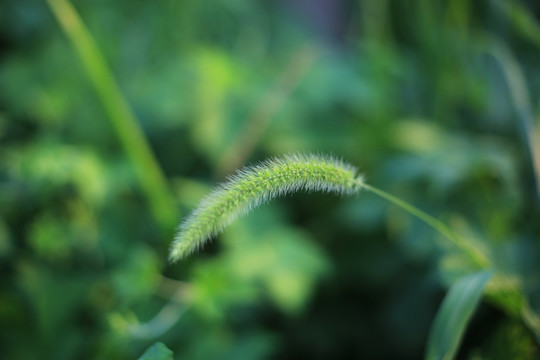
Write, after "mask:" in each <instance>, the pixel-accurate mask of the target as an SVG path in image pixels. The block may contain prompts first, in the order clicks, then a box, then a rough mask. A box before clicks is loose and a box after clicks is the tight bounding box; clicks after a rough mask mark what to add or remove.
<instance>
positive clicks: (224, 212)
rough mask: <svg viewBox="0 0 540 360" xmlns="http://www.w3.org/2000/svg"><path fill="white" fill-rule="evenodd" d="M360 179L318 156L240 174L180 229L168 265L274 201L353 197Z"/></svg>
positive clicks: (290, 158) (271, 163)
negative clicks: (319, 195)
mask: <svg viewBox="0 0 540 360" xmlns="http://www.w3.org/2000/svg"><path fill="white" fill-rule="evenodd" d="M362 185H363V177H362V176H361V175H358V174H357V169H356V168H354V167H353V166H352V165H349V164H346V163H344V162H343V161H341V160H337V159H334V158H332V157H327V156H317V155H302V154H296V155H286V156H283V157H277V158H273V159H270V160H267V161H265V162H263V163H261V164H259V165H256V166H253V167H245V168H243V169H241V170H239V171H238V172H237V173H236V175H234V176H232V177H231V178H230V179H229V180H228V181H227V182H226V183H225V184H222V185H219V186H218V187H217V188H216V189H214V190H213V191H212V192H211V193H210V195H208V196H207V197H206V198H205V199H204V200H203V201H202V202H201V204H200V205H199V207H198V208H197V209H195V211H194V212H193V213H192V214H191V215H190V216H189V217H188V218H187V219H186V220H185V221H184V222H183V223H181V224H180V226H179V231H178V233H177V235H176V237H175V239H174V242H173V243H172V246H171V250H170V256H169V258H170V260H171V261H172V262H175V261H177V260H179V259H182V258H184V257H186V256H187V255H189V254H191V253H192V252H193V251H195V250H196V249H199V248H200V247H201V246H202V245H203V244H204V243H205V242H206V241H207V240H208V239H209V238H211V237H212V236H214V235H216V234H217V233H219V232H220V231H221V230H222V229H223V228H224V227H225V226H227V225H229V224H230V223H231V222H232V221H233V220H234V219H235V218H236V217H237V216H239V215H242V214H245V213H247V212H249V211H250V210H251V209H253V208H254V207H256V206H258V205H259V204H262V203H265V202H267V201H269V200H271V199H273V198H275V197H277V196H282V195H286V194H289V193H294V192H296V191H299V190H306V191H323V192H335V193H339V194H348V195H349V194H354V193H357V192H358V191H359V190H360V188H361V187H362Z"/></svg>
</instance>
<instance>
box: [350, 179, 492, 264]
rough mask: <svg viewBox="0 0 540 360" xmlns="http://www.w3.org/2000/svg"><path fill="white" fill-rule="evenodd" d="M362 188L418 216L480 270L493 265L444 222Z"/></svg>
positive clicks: (382, 192)
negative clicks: (461, 251)
mask: <svg viewBox="0 0 540 360" xmlns="http://www.w3.org/2000/svg"><path fill="white" fill-rule="evenodd" d="M361 186H362V187H363V188H364V189H366V190H368V191H370V192H372V193H374V194H375V195H377V196H380V197H382V198H383V199H385V200H388V201H390V202H391V203H392V204H394V205H397V206H399V207H400V208H402V209H403V210H405V211H407V212H408V213H409V214H411V215H414V216H416V217H417V218H418V219H420V220H422V221H423V222H424V223H426V224H428V225H429V226H431V227H432V228H433V229H435V230H436V231H437V232H439V233H440V234H441V235H443V236H444V237H446V238H447V239H448V240H450V241H451V242H452V243H454V245H456V246H457V247H459V248H460V249H461V250H463V251H464V252H465V253H466V254H467V255H468V256H469V258H471V260H473V261H474V263H475V264H476V265H478V266H479V267H480V268H482V269H486V268H489V267H490V265H491V264H490V261H489V259H488V258H487V257H486V255H485V254H483V253H482V252H481V251H479V250H478V249H477V248H475V247H474V245H472V244H471V243H470V242H469V241H467V240H465V239H464V238H462V237H461V236H459V235H458V234H456V233H455V232H454V231H452V230H451V229H450V228H449V227H448V226H447V225H446V224H444V223H443V222H442V221H440V220H437V219H435V218H434V217H433V216H431V215H429V214H427V213H425V212H424V211H422V210H420V209H418V208H417V207H415V206H413V205H411V204H409V203H408V202H406V201H404V200H402V199H400V198H398V197H396V196H394V195H392V194H389V193H387V192H386V191H383V190H381V189H378V188H376V187H374V186H371V185H369V184H366V183H362V184H361Z"/></svg>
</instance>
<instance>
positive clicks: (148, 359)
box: [139, 342, 173, 360]
mask: <svg viewBox="0 0 540 360" xmlns="http://www.w3.org/2000/svg"><path fill="white" fill-rule="evenodd" d="M139 360H173V352H172V351H171V349H169V348H168V347H167V345H165V344H164V343H162V342H157V343H155V344H154V345H152V346H150V347H149V348H148V349H147V350H146V351H145V352H144V354H142V355H141V357H139Z"/></svg>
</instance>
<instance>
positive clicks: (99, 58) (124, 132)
mask: <svg viewBox="0 0 540 360" xmlns="http://www.w3.org/2000/svg"><path fill="white" fill-rule="evenodd" d="M47 3H48V4H49V7H50V8H51V11H52V12H53V14H54V16H55V17H56V19H57V21H58V23H59V24H60V26H61V27H62V29H63V30H64V32H65V33H66V35H67V36H68V38H69V39H70V40H71V44H72V45H73V47H74V48H75V50H76V51H77V53H78V55H79V57H80V59H81V61H82V63H83V65H84V68H85V70H86V73H87V75H88V77H89V78H90V80H91V82H92V84H93V85H94V87H95V89H96V92H97V94H98V96H99V98H100V100H101V102H102V104H103V107H104V110H105V112H106V113H107V115H108V118H109V120H110V122H111V125H112V126H113V128H114V130H115V132H116V135H117V136H118V138H119V140H120V142H121V144H122V146H123V148H124V151H125V152H126V154H127V156H128V157H129V159H130V160H131V162H132V164H133V165H134V167H135V170H136V172H137V175H138V177H139V180H140V182H141V186H142V188H143V190H144V191H145V194H146V197H147V198H148V202H149V203H150V208H151V209H152V212H153V214H154V216H155V218H156V220H157V221H158V223H159V224H160V226H161V227H162V229H163V230H165V231H169V230H170V229H171V228H173V227H174V224H175V223H176V221H177V220H178V218H179V214H178V209H177V208H176V205H175V204H174V202H173V199H174V197H173V196H172V194H171V192H170V190H169V187H168V184H167V181H166V179H165V176H164V175H163V173H162V171H161V168H160V166H159V165H158V162H157V160H156V158H155V157H154V155H153V153H152V150H151V148H150V146H149V144H148V142H147V139H146V137H145V135H144V133H143V132H142V130H141V128H140V127H139V125H138V123H137V121H136V119H135V116H134V115H133V112H132V110H131V108H130V107H129V105H128V102H127V101H126V99H125V98H124V96H123V95H122V92H121V91H120V88H119V87H118V85H117V83H116V81H115V80H114V77H113V75H112V72H111V71H110V69H109V67H108V66H107V63H106V61H105V58H104V57H103V55H102V53H101V51H100V50H99V47H98V45H97V43H96V41H95V40H94V38H93V37H92V34H91V33H90V31H89V30H88V28H87V27H86V26H85V24H84V23H83V21H82V19H81V18H80V16H79V14H78V13H77V11H76V10H75V8H74V7H73V5H72V4H71V3H70V2H69V1H67V0H47Z"/></svg>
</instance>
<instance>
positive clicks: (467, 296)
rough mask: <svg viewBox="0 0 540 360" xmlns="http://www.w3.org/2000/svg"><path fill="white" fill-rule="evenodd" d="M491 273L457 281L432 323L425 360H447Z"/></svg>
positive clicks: (470, 276)
mask: <svg viewBox="0 0 540 360" xmlns="http://www.w3.org/2000/svg"><path fill="white" fill-rule="evenodd" d="M491 275H492V273H491V272H486V271H482V272H478V273H474V274H472V275H469V276H466V277H464V278H462V279H460V280H459V281H457V282H456V283H455V284H454V285H453V286H452V287H451V288H450V291H449V292H448V294H447V295H446V297H445V298H444V300H443V303H442V305H441V308H440V309H439V311H438V312H437V316H436V317H435V321H434V322H433V325H432V328H431V333H430V337H429V340H428V346H427V351H426V357H425V359H426V360H451V359H453V358H454V356H455V355H456V352H457V349H458V347H459V343H460V341H461V339H462V337H463V334H464V332H465V328H466V327H467V323H468V322H469V320H470V319H471V317H472V314H473V312H474V310H475V309H476V307H477V305H478V303H479V302H480V299H481V297H482V293H483V291H484V287H485V286H486V284H487V282H488V280H489V279H490V278H491Z"/></svg>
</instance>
